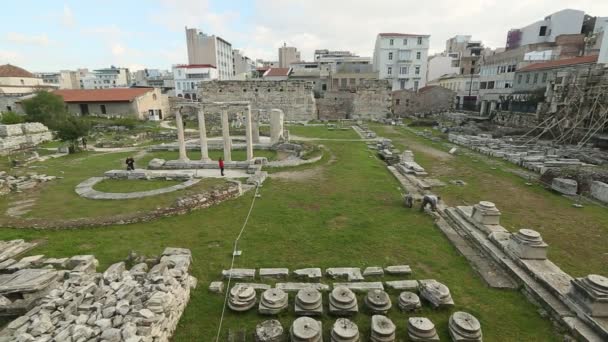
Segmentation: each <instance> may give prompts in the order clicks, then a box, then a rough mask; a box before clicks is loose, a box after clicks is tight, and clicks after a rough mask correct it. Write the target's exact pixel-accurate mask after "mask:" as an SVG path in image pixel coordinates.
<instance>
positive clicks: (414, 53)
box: [373, 33, 430, 91]
mask: <svg viewBox="0 0 608 342" xmlns="http://www.w3.org/2000/svg"><path fill="white" fill-rule="evenodd" d="M429 39H430V35H425V34H409V33H379V34H378V36H377V37H376V45H375V48H374V57H373V68H374V71H377V72H378V77H379V78H380V79H387V80H389V81H390V83H391V85H392V88H393V90H398V89H412V90H414V91H417V90H418V89H419V88H422V87H424V86H425V85H426V81H427V79H426V75H427V65H428V50H429Z"/></svg>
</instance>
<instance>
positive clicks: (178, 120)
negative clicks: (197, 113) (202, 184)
mask: <svg viewBox="0 0 608 342" xmlns="http://www.w3.org/2000/svg"><path fill="white" fill-rule="evenodd" d="M175 126H176V127H177V144H178V145H179V160H181V161H186V160H189V159H188V155H187V154H186V139H185V138H184V122H183V121H182V114H181V113H180V110H179V109H178V110H177V111H176V112H175Z"/></svg>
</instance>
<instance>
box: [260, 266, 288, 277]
mask: <svg viewBox="0 0 608 342" xmlns="http://www.w3.org/2000/svg"><path fill="white" fill-rule="evenodd" d="M288 276H289V269H287V268H260V279H269V278H270V279H284V278H287V277H288Z"/></svg>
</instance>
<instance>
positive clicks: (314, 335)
mask: <svg viewBox="0 0 608 342" xmlns="http://www.w3.org/2000/svg"><path fill="white" fill-rule="evenodd" d="M289 332H290V335H291V342H321V341H323V327H322V325H321V321H316V320H314V319H312V318H310V317H300V318H297V319H296V320H295V321H293V323H292V325H291V329H290V331H289Z"/></svg>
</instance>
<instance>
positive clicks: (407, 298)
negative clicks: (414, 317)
mask: <svg viewBox="0 0 608 342" xmlns="http://www.w3.org/2000/svg"><path fill="white" fill-rule="evenodd" d="M398 305H399V309H401V311H414V310H416V309H419V308H420V307H421V306H422V304H420V298H419V297H418V295H417V294H415V293H414V292H409V291H403V292H401V293H400V294H399V303H398Z"/></svg>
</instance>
